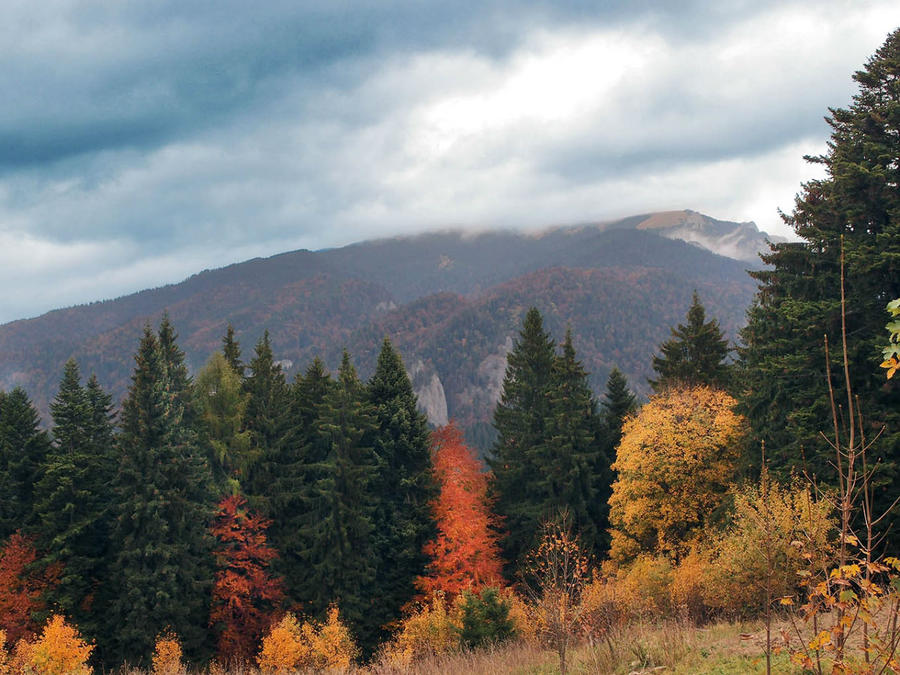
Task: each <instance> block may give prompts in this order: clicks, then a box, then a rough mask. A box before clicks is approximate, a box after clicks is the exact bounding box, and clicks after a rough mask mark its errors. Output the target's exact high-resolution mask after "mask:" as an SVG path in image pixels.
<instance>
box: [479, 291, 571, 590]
mask: <svg viewBox="0 0 900 675" xmlns="http://www.w3.org/2000/svg"><path fill="white" fill-rule="evenodd" d="M555 359H556V356H555V354H554V344H553V340H552V339H551V338H550V336H549V335H548V334H547V333H545V332H544V322H543V319H542V317H541V314H540V312H538V310H537V309H536V308H534V307H532V308H531V309H530V310H529V311H528V313H527V314H526V316H525V321H524V323H523V325H522V331H521V332H520V334H519V338H518V340H516V343H515V344H514V346H513V348H512V350H511V351H510V352H509V354H508V355H507V366H506V376H505V377H504V380H503V391H502V392H501V395H500V401H499V402H498V403H497V407H496V409H495V410H494V427H495V428H496V429H497V442H496V443H495V444H494V448H493V452H492V457H490V458H489V460H488V463H489V464H490V467H491V469H492V470H493V473H494V481H493V485H492V489H493V493H494V495H495V498H496V502H495V504H496V510H497V514H498V515H499V516H500V517H501V518H502V519H503V523H504V526H505V528H506V536H505V537H504V540H503V542H502V543H503V549H504V555H505V558H506V562H507V567H506V573H507V575H508V576H510V577H512V575H513V573H514V572H515V570H516V569H517V567H518V566H519V565H518V564H519V563H520V562H521V558H522V556H524V554H525V553H526V552H527V551H528V550H530V549H531V548H532V545H533V544H534V542H535V535H536V532H537V526H538V524H539V523H540V520H541V518H542V517H543V516H544V514H543V513H542V504H543V502H542V500H541V499H540V498H539V497H538V495H540V494H542V492H541V489H540V488H539V487H538V485H537V482H538V481H540V480H541V476H540V474H539V470H540V469H539V466H538V465H537V464H536V462H535V456H534V454H535V449H536V448H539V447H541V446H542V445H543V443H544V441H545V439H546V421H547V419H548V418H549V416H550V400H549V396H548V394H549V390H550V385H551V378H552V369H553V364H554V362H555Z"/></svg>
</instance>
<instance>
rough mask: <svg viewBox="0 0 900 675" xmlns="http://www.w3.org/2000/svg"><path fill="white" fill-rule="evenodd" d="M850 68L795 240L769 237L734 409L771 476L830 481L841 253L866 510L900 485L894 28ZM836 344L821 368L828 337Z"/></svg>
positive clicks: (839, 376)
mask: <svg viewBox="0 0 900 675" xmlns="http://www.w3.org/2000/svg"><path fill="white" fill-rule="evenodd" d="M853 79H854V80H855V81H856V82H857V84H858V85H859V91H858V93H857V94H856V95H855V96H854V97H853V101H852V103H851V104H850V106H849V107H848V108H838V109H832V110H830V113H831V115H830V117H829V118H828V123H829V124H830V126H831V128H832V134H831V140H830V142H829V148H828V152H827V153H826V154H825V155H823V156H820V157H815V158H810V161H812V162H813V163H815V164H820V165H822V166H824V168H825V170H826V176H825V177H824V178H822V179H819V180H812V181H810V182H808V183H804V184H803V186H802V189H801V192H800V194H799V195H798V197H797V201H796V204H795V208H794V211H793V214H792V215H791V216H786V217H785V220H786V222H787V223H788V224H789V225H791V226H792V227H793V229H794V232H795V233H796V234H797V236H798V237H800V241H799V242H788V243H781V244H774V245H772V246H771V252H770V253H768V254H767V255H764V256H763V260H764V261H765V262H766V263H768V265H769V266H770V267H768V268H767V269H765V270H761V271H758V272H753V273H752V276H753V277H754V278H756V279H757V280H758V281H759V282H760V289H759V292H758V294H757V296H756V299H755V302H754V304H753V305H752V307H751V308H750V310H749V312H748V323H747V327H746V328H745V330H744V331H743V332H742V334H741V337H742V341H743V343H744V345H745V346H744V347H743V348H742V349H741V350H740V357H741V365H742V370H741V377H740V382H741V392H740V396H739V398H740V410H741V412H743V413H744V414H745V415H746V416H747V417H748V419H749V421H750V425H751V427H752V429H753V431H754V433H755V436H756V437H757V438H758V439H761V440H764V441H765V443H766V451H767V456H768V457H769V459H770V463H771V467H772V469H773V472H774V473H775V474H776V475H779V474H780V475H786V474H787V473H789V472H790V471H791V470H792V469H795V468H801V467H802V468H804V469H805V470H807V471H808V472H809V473H811V474H814V475H815V476H816V478H817V480H818V481H819V483H821V484H836V481H837V477H836V475H835V473H834V469H833V466H832V464H831V460H832V458H833V454H834V453H833V450H831V449H830V447H829V446H828V445H827V444H826V443H825V442H824V440H823V439H822V438H821V436H820V432H823V431H824V432H826V433H830V432H831V407H830V403H829V394H828V382H827V377H830V378H831V381H832V384H833V386H834V388H835V394H836V398H837V401H838V404H839V405H841V408H842V410H841V412H840V415H841V416H842V417H844V418H846V393H845V390H844V376H843V363H842V354H841V311H840V295H841V293H840V256H841V243H842V241H843V246H844V251H845V258H846V267H845V277H846V283H845V290H846V306H847V312H846V325H847V340H848V344H847V348H848V357H849V362H850V376H851V383H850V384H851V387H852V392H853V396H854V397H856V396H858V397H859V402H860V407H861V413H862V416H863V430H864V432H865V435H866V438H867V439H874V438H875V436H876V435H877V434H878V433H880V430H881V429H882V427H884V428H885V431H884V433H882V434H881V436H880V437H879V438H878V441H877V442H876V443H875V444H874V445H873V446H872V448H871V449H870V451H869V457H870V466H876V465H877V474H876V476H875V482H876V484H877V488H876V490H875V493H874V497H875V500H876V505H875V507H874V510H873V512H874V513H879V512H880V509H883V508H885V507H887V506H889V505H890V504H891V503H892V502H893V501H894V500H895V499H896V498H897V497H898V496H900V482H898V481H897V480H896V478H895V477H896V474H897V463H898V460H900V387H898V386H897V384H896V383H895V381H891V382H890V383H885V381H884V376H883V374H882V373H881V372H880V369H879V368H878V364H879V361H880V354H879V352H880V349H879V348H880V344H879V343H880V342H881V341H882V339H883V338H882V335H883V331H884V325H883V324H884V320H883V316H884V306H885V304H886V303H887V302H888V300H890V299H892V298H895V297H897V296H898V295H900V266H898V265H897V260H898V259H900V191H898V190H897V182H898V176H900V173H898V171H900V169H898V162H900V135H898V134H897V122H896V120H897V119H898V115H900V30H895V31H894V32H893V33H891V34H890V35H889V36H888V38H887V40H886V41H885V43H884V45H883V46H882V47H881V48H880V49H879V50H878V51H877V52H876V53H875V55H874V56H873V57H872V58H871V59H870V60H869V61H868V63H867V64H866V65H865V67H864V68H863V70H861V71H859V72H857V73H856V74H855V75H854V76H853ZM824 335H827V336H828V340H829V343H830V351H831V359H830V360H831V371H830V372H829V371H828V370H827V369H826V367H825V353H824V346H823V336H824Z"/></svg>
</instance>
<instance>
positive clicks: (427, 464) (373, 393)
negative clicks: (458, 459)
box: [367, 338, 437, 638]
mask: <svg viewBox="0 0 900 675" xmlns="http://www.w3.org/2000/svg"><path fill="white" fill-rule="evenodd" d="M367 390H368V398H369V402H370V403H371V404H372V406H373V412H374V414H375V422H376V428H375V433H374V434H373V436H372V446H373V449H374V452H375V456H376V457H377V459H378V467H377V473H376V475H375V478H374V482H373V486H372V490H373V494H374V496H375V514H374V526H375V529H374V537H373V543H374V548H375V557H376V574H375V585H374V587H373V589H372V593H373V594H376V595H377V596H378V598H379V601H378V603H376V604H375V606H374V607H373V612H374V616H375V617H377V618H375V619H374V620H376V621H378V622H379V625H381V626H387V625H388V624H389V623H390V622H393V621H396V620H397V619H399V618H400V613H401V609H402V608H403V607H404V606H405V605H406V604H408V603H409V602H410V601H411V600H412V599H413V597H414V596H415V595H416V588H415V580H416V578H418V577H419V576H420V575H422V574H423V573H424V571H425V566H426V564H427V562H428V559H427V556H426V555H425V553H424V552H423V548H424V546H425V544H426V542H427V541H428V540H429V539H431V538H432V537H433V536H434V535H435V534H436V530H435V523H434V520H433V518H432V514H431V508H430V506H429V502H430V501H431V500H432V499H434V498H435V497H436V496H437V489H436V485H435V483H434V479H433V476H432V466H431V453H430V449H429V439H428V422H427V420H426V419H425V416H424V415H423V414H422V413H421V412H419V410H418V409H417V407H416V395H415V393H414V392H413V388H412V383H411V382H410V381H409V376H408V375H407V374H406V369H405V368H404V367H403V361H402V360H401V358H400V355H399V354H398V353H397V351H396V350H395V349H394V347H393V346H392V345H391V342H390V340H388V339H387V338H385V340H384V342H383V344H382V347H381V353H380V354H379V356H378V364H377V366H376V368H375V374H374V375H373V376H372V379H371V380H369V383H368V387H367ZM385 637H387V634H386V633H385V634H383V635H381V638H385Z"/></svg>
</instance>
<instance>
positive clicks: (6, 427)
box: [0, 387, 50, 541]
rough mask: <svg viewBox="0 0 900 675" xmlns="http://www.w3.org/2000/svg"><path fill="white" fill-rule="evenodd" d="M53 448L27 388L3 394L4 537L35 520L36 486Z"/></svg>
mask: <svg viewBox="0 0 900 675" xmlns="http://www.w3.org/2000/svg"><path fill="white" fill-rule="evenodd" d="M49 449H50V437H49V436H48V435H47V433H46V432H45V431H43V430H42V429H40V418H39V416H38V413H37V410H35V408H34V406H33V405H32V403H31V400H30V399H29V398H28V394H26V393H25V390H24V389H21V388H19V387H16V388H15V389H13V390H12V391H10V392H8V393H7V394H6V395H4V396H3V397H2V398H0V541H3V540H5V539H6V538H7V537H9V535H11V534H12V533H13V532H15V531H16V530H18V529H28V528H30V527H31V526H32V525H34V524H35V520H36V519H35V508H34V506H35V505H34V488H35V485H37V483H38V481H39V480H40V476H41V471H42V467H43V465H44V461H45V459H46V456H47V452H48V451H49Z"/></svg>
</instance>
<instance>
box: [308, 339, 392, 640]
mask: <svg viewBox="0 0 900 675" xmlns="http://www.w3.org/2000/svg"><path fill="white" fill-rule="evenodd" d="M374 427H375V419H374V415H373V414H372V409H371V406H370V405H369V404H368V402H367V401H366V397H365V391H364V388H363V385H362V383H361V382H360V381H359V378H358V377H357V375H356V370H355V369H354V367H353V365H352V364H351V362H350V356H349V354H348V353H347V352H346V351H344V355H343V359H342V361H341V367H340V370H339V371H338V377H337V381H336V382H335V384H334V386H332V387H330V388H329V390H328V393H327V394H326V396H325V400H324V401H323V402H322V404H321V410H320V414H319V416H318V419H317V420H316V431H317V433H318V434H319V435H321V436H322V438H323V440H324V441H325V443H326V448H327V455H326V457H325V458H324V459H323V460H322V461H320V462H315V463H312V464H311V465H310V475H309V483H308V484H307V487H306V492H307V494H306V495H305V496H304V501H305V502H306V503H307V504H309V506H310V510H309V511H307V512H306V514H305V519H304V520H305V522H304V523H303V526H302V527H301V528H300V532H301V536H302V537H303V538H304V539H305V542H304V545H302V546H301V547H300V548H299V551H298V553H299V556H300V557H301V560H302V562H303V564H304V566H305V569H306V577H305V579H304V583H303V588H302V589H301V591H300V592H301V594H302V598H303V603H304V607H305V608H306V610H307V611H308V612H310V613H311V614H313V615H320V616H321V615H324V612H325V611H326V609H327V608H328V606H329V605H330V604H331V603H337V605H338V606H339V607H340V609H341V615H342V616H344V617H346V619H347V621H348V623H349V625H350V626H351V627H352V630H353V633H354V635H356V636H357V637H358V639H359V642H360V644H361V645H363V647H364V648H365V649H368V650H371V649H373V648H374V646H375V641H374V638H375V637H376V635H377V631H378V629H379V628H380V627H379V626H378V625H377V619H374V618H373V616H372V611H371V610H372V605H373V604H374V603H376V602H378V599H377V598H376V597H371V596H369V593H370V592H371V589H372V582H373V580H374V578H375V566H374V561H375V557H374V549H373V543H372V517H373V510H374V504H373V500H372V497H371V487H372V481H373V478H374V474H375V468H376V463H375V457H374V453H373V452H372V448H371V447H370V446H367V445H366V440H367V439H369V438H371V434H372V430H373V429H374Z"/></svg>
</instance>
